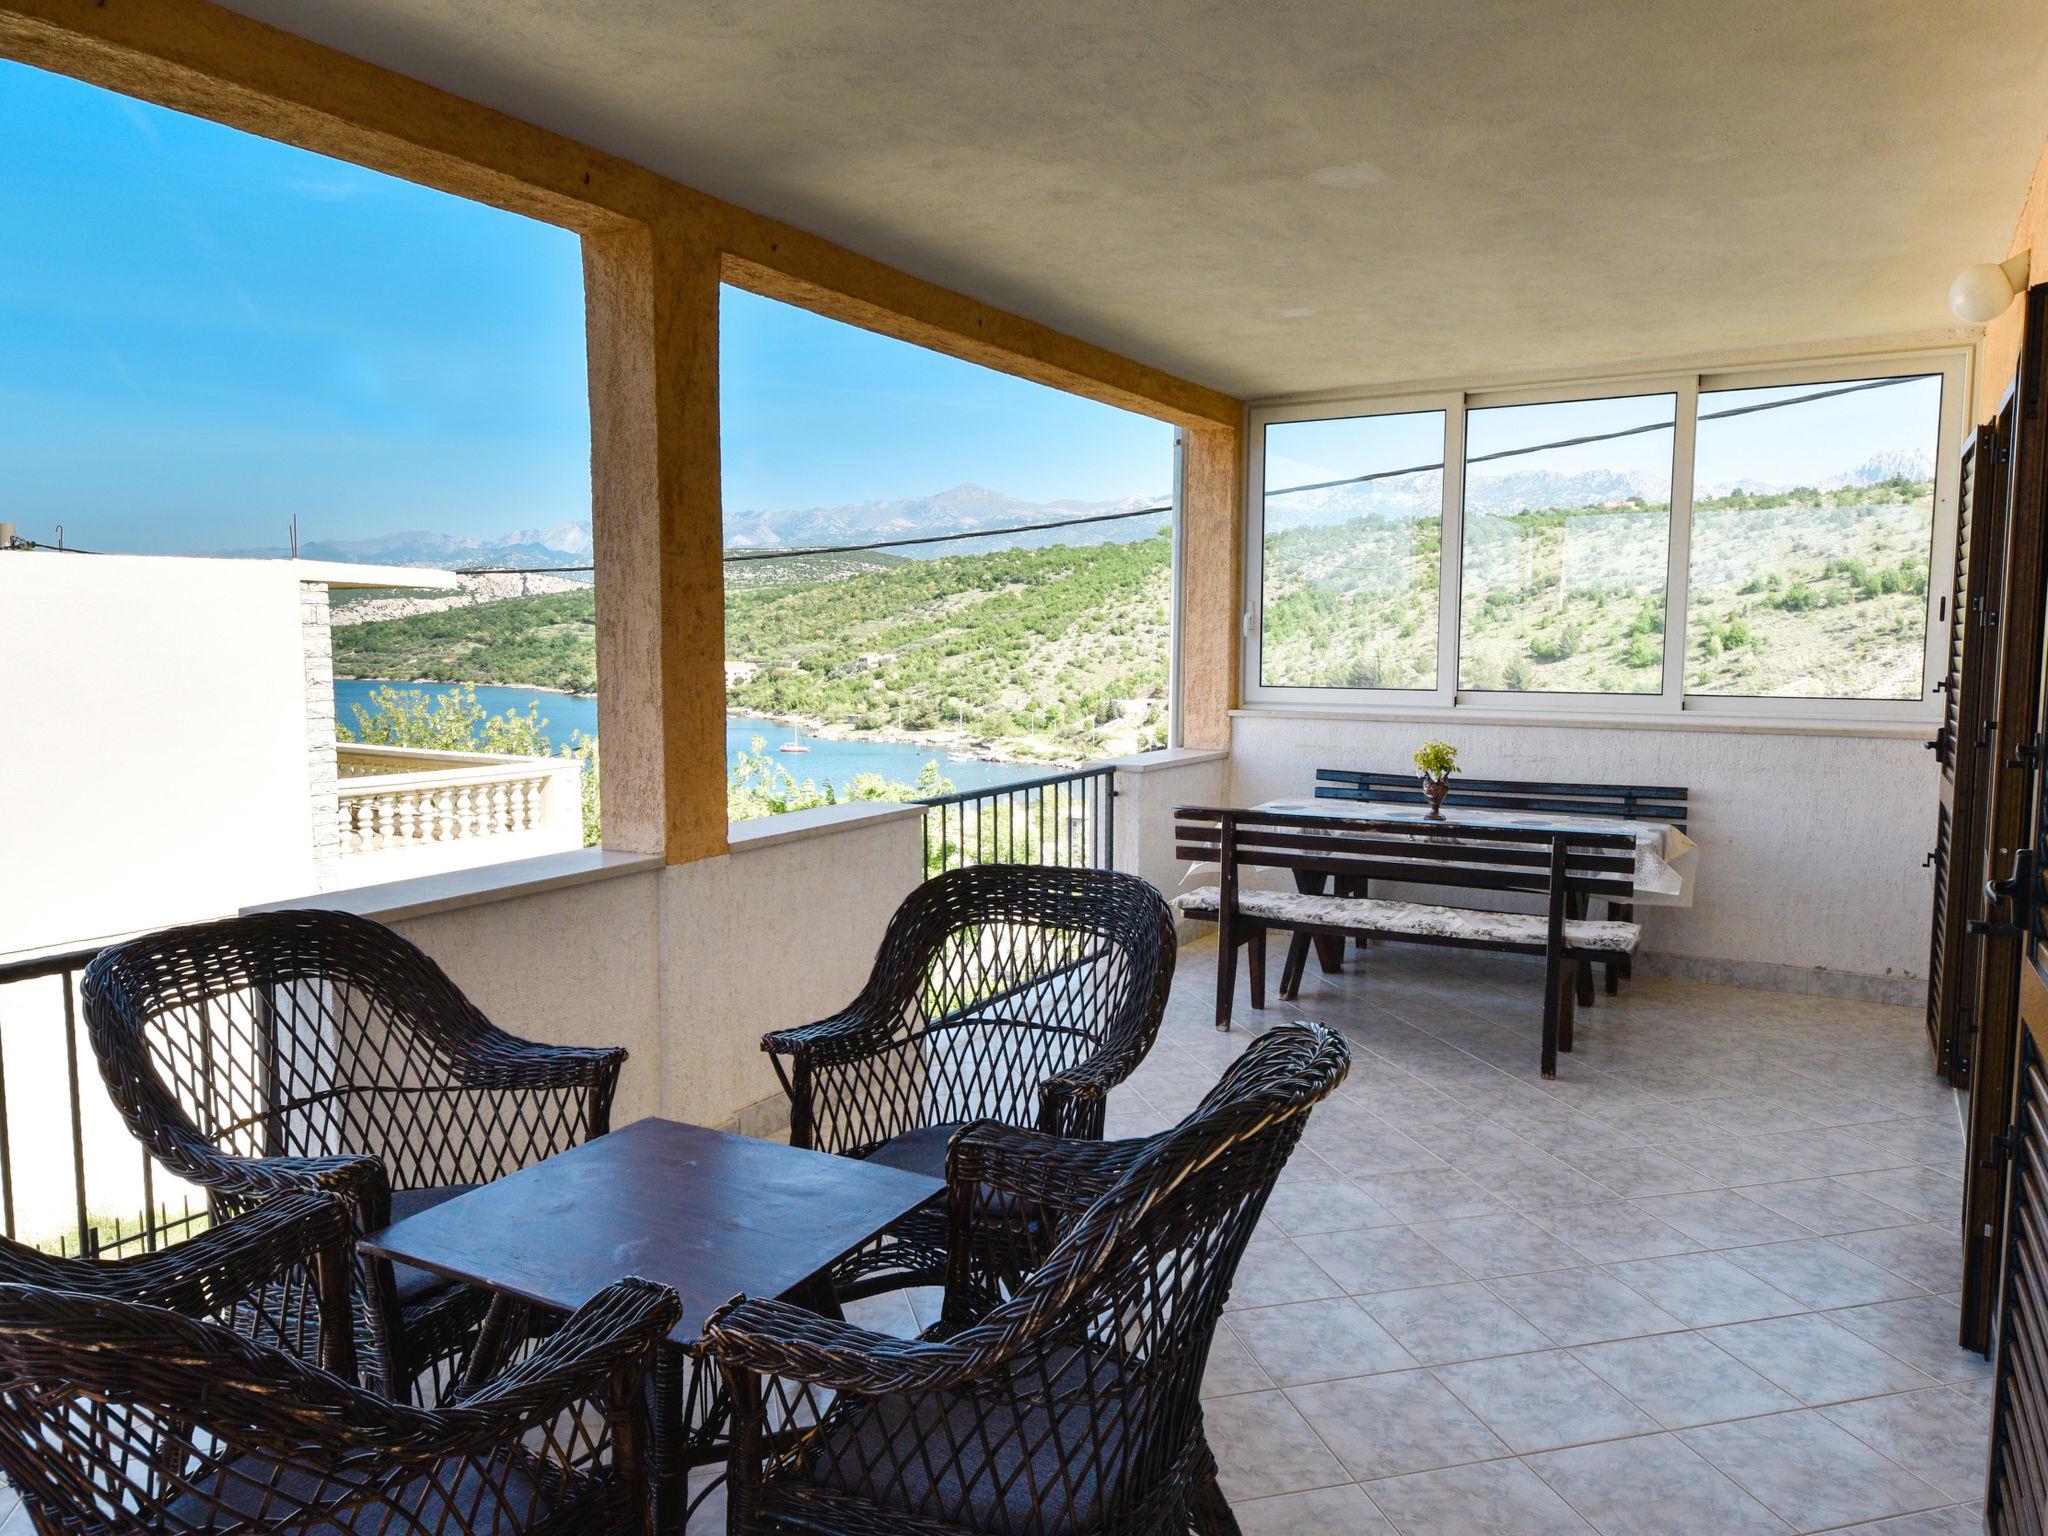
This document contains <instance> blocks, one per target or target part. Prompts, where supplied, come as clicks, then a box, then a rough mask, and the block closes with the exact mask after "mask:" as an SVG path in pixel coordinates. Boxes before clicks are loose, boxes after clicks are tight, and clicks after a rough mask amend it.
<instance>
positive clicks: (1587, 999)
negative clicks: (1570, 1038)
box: [1565, 894, 1593, 1050]
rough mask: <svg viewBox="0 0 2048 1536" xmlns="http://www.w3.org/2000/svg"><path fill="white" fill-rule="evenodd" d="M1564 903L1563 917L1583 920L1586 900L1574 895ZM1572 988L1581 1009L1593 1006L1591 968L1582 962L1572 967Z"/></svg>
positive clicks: (1568, 1047)
mask: <svg viewBox="0 0 2048 1536" xmlns="http://www.w3.org/2000/svg"><path fill="white" fill-rule="evenodd" d="M1565 902H1566V908H1567V910H1566V913H1565V915H1566V916H1567V917H1570V918H1572V919H1574V920H1577V921H1583V920H1584V919H1585V916H1586V910H1587V907H1586V898H1585V897H1584V896H1583V895H1577V894H1574V895H1570V896H1567V897H1566V898H1565ZM1572 987H1573V990H1574V992H1575V993H1576V995H1577V998H1578V1004H1579V1006H1580V1007H1581V1008H1590V1007H1592V1006H1593V967H1592V966H1590V965H1588V964H1587V963H1586V962H1585V961H1583V960H1581V961H1579V962H1578V963H1577V964H1576V965H1574V966H1573V967H1572ZM1565 1049H1566V1050H1570V1049H1571V1047H1570V1046H1566V1047H1565Z"/></svg>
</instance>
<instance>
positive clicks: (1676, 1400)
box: [1572, 1333, 1799, 1429]
mask: <svg viewBox="0 0 2048 1536" xmlns="http://www.w3.org/2000/svg"><path fill="white" fill-rule="evenodd" d="M1572 1353H1573V1354H1574V1355H1576V1356H1577V1357H1578V1358H1579V1360H1580V1362H1581V1363H1582V1364H1584V1365H1585V1366H1586V1367H1587V1368H1588V1369H1590V1370H1591V1371H1592V1372H1593V1373H1594V1374H1595V1375H1597V1376H1599V1377H1600V1379H1601V1380H1603V1381H1605V1382H1606V1383H1607V1384H1608V1385H1609V1386H1611V1387H1613V1388H1614V1389H1615V1390H1616V1391H1618V1392H1620V1393H1621V1394H1622V1395H1623V1396H1624V1397H1626V1398H1627V1399H1628V1400H1629V1401H1630V1402H1632V1403H1634V1404H1635V1405H1636V1406H1637V1407H1638V1408H1641V1409H1642V1410H1643V1411H1644V1412H1645V1413H1647V1414H1649V1415H1650V1417H1651V1418H1653V1419H1655V1420H1656V1421H1657V1423H1658V1424H1659V1425H1660V1426H1662V1427H1663V1428H1665V1429H1689V1428H1691V1427H1692V1426H1693V1425H1696V1424H1712V1423H1714V1422H1716V1421H1718V1420H1721V1419H1739V1418H1743V1417H1745V1416H1747V1415H1750V1414H1758V1413H1780V1412H1784V1411H1785V1410H1787V1409H1792V1408H1797V1407H1798V1406H1799V1402H1798V1400H1797V1399H1796V1398H1794V1397H1793V1396H1792V1395H1791V1394H1790V1393H1789V1392H1786V1391H1785V1390H1784V1389H1783V1388H1781V1387H1777V1386H1774V1385H1772V1384H1771V1383H1770V1382H1768V1381H1766V1380H1765V1379H1764V1378H1763V1377H1761V1376H1759V1375H1758V1374H1757V1373H1756V1372H1755V1371H1753V1370H1751V1369H1750V1368H1749V1367H1748V1366H1746V1365H1744V1364H1743V1363H1742V1362H1741V1361H1739V1360H1737V1359H1736V1358H1735V1357H1734V1356H1732V1355H1730V1354H1728V1353H1727V1352H1726V1351H1725V1350H1722V1349H1720V1348H1719V1347H1717V1346H1716V1345H1714V1344H1713V1343H1712V1342H1710V1341H1709V1340H1708V1339H1706V1338H1705V1337H1704V1336H1702V1335H1700V1334H1697V1333H1667V1334H1658V1335H1655V1336H1653V1337H1649V1338H1641V1339H1623V1340H1620V1341H1617V1342H1615V1343H1612V1344H1592V1345H1587V1346H1585V1347H1583V1348H1580V1349H1575V1350H1573V1351H1572Z"/></svg>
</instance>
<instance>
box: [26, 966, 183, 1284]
mask: <svg viewBox="0 0 2048 1536" xmlns="http://www.w3.org/2000/svg"><path fill="white" fill-rule="evenodd" d="M97 953H98V951H97V950H92V949H81V950H74V951H72V952H70V953H68V954H62V955H46V956H43V957H41V958H39V959H35V960H23V961H15V962H11V963H7V964H0V1232H5V1234H6V1235H7V1236H8V1237H11V1238H14V1239H16V1240H17V1241H19V1242H24V1243H29V1244H32V1245H34V1246H36V1247H39V1248H46V1249H49V1250H51V1251H52V1252H57V1253H66V1254H73V1253H78V1254H84V1255H86V1256H87V1257H94V1256H111V1255H115V1254H121V1253H129V1252H133V1251H135V1250H136V1249H154V1248H156V1247H158V1246H159V1245H161V1244H163V1243H167V1242H176V1241H178V1240H179V1239H180V1238H183V1237H187V1236H189V1235H191V1234H192V1233H193V1232H194V1231H196V1230H198V1229H199V1228H201V1227H204V1226H205V1225H206V1224H207V1222H208V1220H209V1219H210V1218H209V1213H208V1211H207V1208H206V1206H205V1203H204V1201H203V1200H201V1201H200V1202H199V1204H198V1205H197V1206H196V1208H195V1205H194V1197H193V1196H192V1194H191V1193H190V1192H189V1191H188V1190H186V1189H185V1187H184V1186H183V1185H182V1184H180V1183H179V1182H178V1181H177V1180H175V1179H173V1178H171V1177H170V1176H169V1175H167V1174H166V1173H165V1172H164V1170H163V1169H162V1168H160V1167H159V1166H157V1164H156V1161H155V1159H153V1158H151V1157H150V1156H149V1154H148V1153H147V1152H145V1151H143V1150H142V1148H141V1146H140V1145H139V1144H138V1143H137V1142H136V1141H135V1140H134V1138H132V1137H131V1136H129V1134H128V1132H127V1128H126V1127H125V1126H124V1125H123V1123H122V1121H121V1119H120V1116H119V1115H118V1113H117V1112H116V1111H115V1109H114V1107H113V1105H112V1103H111V1102H109V1101H108V1099H107V1097H106V1090H105V1089H104V1088H103V1087H102V1086H101V1084H100V1076H99V1070H98V1067H97V1065H96V1064H95V1063H94V1062H93V1060H92V1048H91V1045H90V1044H89V1043H88V1042H87V1040H86V1039H85V1025H84V1020H83V1019H82V1018H81V1016H80V1013H79V1004H78V981H79V977H80V976H82V975H83V974H84V972H85V968H86V967H87V966H88V965H90V964H91V963H92V958H93V956H94V955H95V954H97ZM81 1053H83V1054H82V1055H81ZM173 1201H175V1204H173V1203H172V1202H173Z"/></svg>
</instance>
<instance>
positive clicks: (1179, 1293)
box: [709, 1024, 1350, 1536]
mask: <svg viewBox="0 0 2048 1536" xmlns="http://www.w3.org/2000/svg"><path fill="white" fill-rule="evenodd" d="M1349 1059H1350V1058H1349V1052H1348V1050H1347V1048H1346V1047H1345V1045H1344V1042H1343V1041H1342V1039H1341V1038H1340V1037H1339V1036H1337V1035H1336V1034H1335V1033H1334V1032H1332V1031H1330V1030H1328V1029H1325V1028H1323V1027H1322V1026H1320V1025H1314V1024H1290V1025H1283V1026H1281V1027H1280V1028H1277V1029H1275V1030H1273V1031H1271V1032H1270V1033H1268V1034H1267V1035H1265V1036H1263V1037H1261V1038H1260V1039H1259V1040H1258V1041H1256V1042H1255V1043H1254V1044H1253V1045H1252V1046H1251V1047H1250V1049H1248V1050H1247V1051H1246V1052H1245V1054H1244V1055H1243V1056H1242V1057H1240V1058H1239V1059H1238V1061H1237V1062H1236V1063H1235V1064H1234V1065H1233V1066H1232V1067H1231V1068H1230V1070H1229V1071H1228V1072H1227V1073H1226V1074H1225V1076H1224V1077H1223V1079H1222V1080H1221V1081H1220V1082H1219V1083H1218V1084H1217V1086H1216V1087H1215V1088H1214V1089H1213V1090H1212V1091H1211V1092H1210V1094H1209V1095H1208V1097H1207V1098H1206V1099H1204V1100H1203V1102H1202V1104H1201V1105H1200V1107H1199V1108H1197V1109H1196V1110H1195V1111H1194V1112H1193V1113H1192V1114H1191V1115H1189V1116H1188V1118H1187V1119H1186V1120H1184V1121H1183V1122H1182V1123H1181V1124H1180V1125H1178V1126H1176V1127H1175V1128H1174V1129H1172V1130H1170V1131H1167V1132H1164V1133H1161V1134H1160V1135H1158V1136H1155V1137H1152V1138H1149V1139H1148V1140H1146V1141H1144V1142H1142V1143H1126V1144H1121V1146H1119V1147H1085V1148H1079V1149H1077V1153H1076V1155H1077V1156H1082V1157H1090V1156H1094V1155H1115V1154H1120V1153H1121V1152H1122V1150H1123V1149H1124V1148H1130V1149H1131V1153H1132V1155H1130V1156H1129V1157H1128V1159H1127V1161H1125V1164H1124V1170H1123V1172H1122V1173H1121V1175H1120V1176H1119V1177H1117V1178H1116V1179H1115V1181H1114V1182H1113V1184H1112V1185H1111V1186H1110V1187H1109V1188H1108V1190H1107V1192H1106V1193H1103V1194H1101V1195H1100V1196H1099V1197H1098V1198H1096V1199H1094V1200H1093V1201H1092V1202H1091V1203H1089V1204H1088V1205H1087V1206H1086V1207H1085V1209H1083V1210H1081V1211H1080V1212H1079V1213H1078V1214H1077V1215H1075V1216H1073V1218H1072V1219H1071V1220H1069V1221H1067V1222H1066V1224H1065V1226H1064V1230H1063V1231H1062V1233H1061V1235H1060V1236H1059V1238H1058V1241H1057V1243H1056V1245H1055V1246H1054V1247H1053V1249H1052V1251H1051V1252H1050V1254H1049V1255H1048V1256H1047V1257H1046V1258H1045V1260H1044V1262H1043V1263H1042V1264H1040V1265H1039V1266H1038V1267H1037V1268H1036V1269H1034V1270H1033V1271H1032V1272H1031V1273H1030V1274H1029V1275H1027V1276H1025V1277H1024V1278H1023V1279H1022V1280H1021V1282H1019V1283H1016V1284H1014V1285H1011V1284H1010V1283H1008V1281H1007V1280H1006V1278H1005V1277H1003V1276H1000V1275H995V1276H991V1275H988V1274H984V1275H982V1276H981V1281H982V1283H983V1284H984V1285H986V1286H989V1287H994V1288H1000V1289H1002V1290H1003V1291H1005V1292H1006V1294H1005V1295H1004V1296H1003V1298H1002V1299H1001V1300H1000V1301H998V1302H997V1303H996V1304H995V1305H994V1306H993V1307H992V1308H990V1309H989V1310H987V1311H985V1312H982V1313H981V1314H980V1315H979V1317H978V1318H977V1319H976V1320H975V1321H973V1322H972V1323H970V1324H968V1325H967V1326H965V1327H962V1328H960V1329H959V1330H958V1331H956V1332H953V1333H952V1334H951V1335H950V1337H948V1338H946V1340H945V1343H944V1346H943V1350H942V1351H940V1352H938V1353H931V1352H930V1351H931V1346H929V1345H926V1346H919V1347H914V1349H913V1352H911V1353H909V1354H906V1357H905V1360H904V1362H903V1367H902V1369H901V1373H900V1378H899V1379H900V1385H898V1386H892V1387H891V1388H889V1389H885V1390H881V1391H871V1392H870V1393H868V1394H866V1395H864V1394H862V1393H859V1392H856V1391H852V1390H848V1387H849V1384H850V1380H851V1377H850V1375H848V1374H846V1373H841V1372H838V1371H836V1370H835V1369H834V1368H833V1367H832V1366H830V1365H829V1364H828V1363H826V1362H822V1361H821V1362H820V1363H819V1367H818V1369H817V1370H815V1371H812V1370H805V1371H803V1372H801V1373H798V1372H794V1371H792V1372H789V1373H787V1374H782V1375H775V1376H769V1377H767V1378H765V1384H764V1388H763V1390H765V1392H766V1393H767V1394H768V1397H767V1399H766V1400H765V1401H764V1402H763V1404H762V1407H763V1409H764V1410H765V1411H764V1412H763V1413H762V1414H761V1415H760V1421H761V1422H762V1423H764V1424H767V1425H775V1424H782V1425H789V1424H805V1423H815V1425H816V1427H815V1428H813V1429H812V1430H810V1431H809V1432H808V1433H806V1434H803V1435H801V1436H799V1437H797V1438H796V1439H795V1441H794V1442H793V1443H790V1444H789V1445H788V1448H787V1449H786V1450H784V1451H782V1452H781V1453H780V1454H779V1455H774V1456H771V1457H770V1458H769V1464H768V1466H767V1468H766V1469H765V1475H764V1478H763V1480H762V1482H761V1484H760V1485H759V1486H758V1492H757V1491H756V1490H754V1489H749V1488H746V1487H745V1486H744V1485H743V1486H742V1488H741V1490H740V1496H741V1498H742V1506H741V1513H742V1522H741V1528H745V1529H762V1530H766V1529H782V1528H784V1527H783V1525H782V1524H780V1523H778V1522H780V1521H784V1520H791V1521H792V1522H794V1521H795V1520H796V1519H798V1518H801V1519H807V1520H813V1521H815V1522H816V1524H815V1525H814V1526H807V1527H806V1528H815V1529H831V1530H835V1531H847V1532H866V1531H884V1530H887V1531H920V1532H939V1531H953V1530H958V1531H972V1532H992V1533H997V1536H1069V1533H1080V1532H1089V1531H1100V1530H1115V1531H1149V1530H1160V1531H1165V1530H1185V1529H1187V1521H1188V1512H1189V1511H1190V1510H1191V1509H1194V1508H1197V1507H1199V1506H1200V1504H1201V1502H1202V1499H1203V1498H1204V1497H1205V1496H1206V1497H1216V1495H1215V1494H1214V1465H1213V1460H1212V1458H1211V1457H1210V1455H1209V1451H1208V1448H1207V1442H1206V1439H1205V1438H1204V1436H1203V1434H1202V1426H1201V1410H1200V1403H1199V1394H1200V1385H1201V1378H1202V1371H1203V1366H1204V1364H1205V1363H1206V1361H1207V1358H1208V1353H1209V1347H1210V1342H1211V1340H1212V1338H1213V1336H1214V1333H1215V1329H1216V1322H1217V1318H1218V1316H1219V1315H1220V1313H1221V1311H1222V1307H1223V1304H1224V1301H1225V1299H1226V1297H1227V1296H1228V1294H1229V1290H1230V1284H1231V1280H1232V1277H1233V1276H1234V1274H1235V1272H1236V1269H1237V1265H1238V1261H1239V1259H1240V1258H1241V1257H1242V1255H1243V1253H1244V1249H1245V1244H1246V1242H1247V1241H1248V1240H1249V1239H1250V1237H1251V1235H1252V1230H1253V1228H1254V1227H1255V1226H1256V1224H1257V1222H1258V1220H1259V1216H1260V1213H1261V1211H1262V1210H1263V1209H1264V1206H1265V1203H1266V1199H1267V1196H1268V1195H1269V1194H1270V1193H1271V1190H1272V1188H1273V1184H1274V1182H1275V1180H1276V1179H1277V1178H1278V1177H1279V1174H1280V1171H1281V1169H1282V1167H1283V1166H1284V1165H1285V1164H1286V1161H1287V1159H1288V1156H1289V1154H1290V1153H1291V1152H1292V1151H1293V1149H1294V1146H1295V1144H1296V1142H1297V1141H1298V1140H1299V1138H1300V1136H1301V1132H1302V1128H1303V1126H1304V1124H1305V1122H1306V1120H1307V1116H1308V1111H1309V1110H1310V1108H1311V1107H1312V1106H1313V1105H1314V1104H1316V1103H1317V1102H1318V1101H1320V1100H1321V1099H1322V1098H1324V1097H1325V1096H1327V1095H1328V1094H1329V1093H1330V1092H1332V1091H1333V1090H1334V1089H1335V1088H1336V1086H1337V1085H1338V1084H1339V1083H1340V1082H1341V1081H1342V1079H1343V1077H1344V1074H1345V1072H1346V1070H1347V1069H1348V1066H1349ZM975 1137H976V1133H974V1132H969V1133H968V1136H967V1137H966V1139H965V1142H964V1143H963V1144H961V1145H960V1146H956V1185H955V1187H956V1191H957V1190H958V1188H959V1187H960V1184H961V1183H963V1182H964V1181H965V1179H966V1178H967V1177H968V1175H969V1173H970V1170H972V1171H973V1172H974V1174H975V1176H976V1177H977V1179H981V1180H985V1182H980V1183H978V1185H977V1188H978V1195H977V1197H976V1198H977V1199H978V1200H980V1201H981V1202H983V1203H982V1206H981V1209H980V1211H979V1213H978V1217H977V1222H976V1224H977V1225H978V1226H979V1227H980V1228H981V1230H982V1231H983V1232H988V1231H992V1230H999V1229H1001V1228H1003V1227H1005V1226H1008V1227H1010V1228H1011V1229H1016V1230H1021V1229H1023V1228H1025V1227H1029V1226H1034V1225H1036V1224H1037V1219H1036V1218H1032V1219H1026V1218H1025V1215H1024V1212H1023V1210H1022V1204H1023V1203H1024V1202H1032V1203H1033V1204H1034V1205H1037V1204H1038V1203H1039V1202H1044V1201H1046V1200H1047V1199H1048V1198H1049V1190H1048V1186H1047V1185H1046V1183H1045V1182H1044V1169H1043V1164H1042V1163H1040V1164H1036V1165H1034V1171H1033V1172H1032V1173H1031V1174H1030V1175H1029V1176H1026V1177H1020V1178H1018V1179H1016V1180H1015V1181H1011V1180H1008V1179H1006V1178H1005V1176H1004V1174H1003V1171H1002V1170H1003V1167H1004V1164H1005V1154H1004V1153H1003V1152H1002V1151H1001V1150H1000V1138H997V1139H995V1141H994V1142H992V1144H991V1145H992V1150H991V1155H990V1156H989V1157H988V1158H987V1159H986V1160H985V1161H982V1162H970V1159H972V1151H971V1143H972V1142H973V1141H974V1140H975ZM1018 1166H1019V1167H1020V1168H1022V1167H1023V1166H1024V1163H1023V1162H1022V1161H1021V1159H1020V1161H1019V1163H1018ZM959 1208H960V1207H959V1206H957V1205H956V1211H957V1210H958V1209H959ZM1039 1209H1040V1211H1041V1213H1042V1212H1043V1210H1044V1208H1043V1206H1042V1205H1040V1206H1039ZM990 1251H991V1250H990V1248H989V1246H988V1245H986V1244H981V1243H971V1242H956V1244H955V1245H954V1252H955V1255H956V1262H957V1263H959V1264H961V1265H963V1266H969V1267H971V1266H973V1265H975V1264H978V1263H980V1262H982V1258H983V1256H985V1255H987V1254H988V1253H989V1252H990ZM744 1315H745V1314H744V1311H743V1310H742V1312H741V1313H740V1314H738V1315H737V1316H736V1318H735V1319H734V1324H735V1326H737V1327H743V1326H744V1324H743V1319H744ZM724 1326H725V1325H724V1324H722V1323H721V1321H720V1320H719V1319H717V1318H714V1319H713V1321H712V1325H711V1328H710V1330H709V1333H710V1337H711V1338H712V1340H713V1348H714V1352H719V1351H720V1347H721V1345H720V1332H721V1328H722V1327H724ZM747 1350H748V1345H747V1343H746V1342H745V1341H743V1340H741V1341H735V1347H734V1349H733V1351H732V1353H733V1354H735V1355H737V1356H740V1357H744V1356H745V1354H746V1353H747ZM913 1361H914V1362H915V1364H913ZM977 1361H978V1362H980V1363H978V1364H975V1363H971V1362H977ZM963 1366H964V1369H965V1370H966V1372H967V1374H966V1376H965V1378H964V1379H960V1378H959V1376H958V1372H960V1371H961V1370H962V1369H963ZM949 1367H950V1368H951V1369H952V1371H953V1372H954V1373H955V1375H954V1377H952V1378H950V1379H949V1384H948V1385H946V1386H944V1387H942V1388H941V1389H939V1390H924V1391H921V1390H920V1389H919V1388H920V1384H919V1380H918V1378H919V1376H920V1375H921V1374H925V1373H928V1372H930V1373H935V1374H938V1375H940V1376H941V1378H942V1379H947V1378H945V1376H944V1373H945V1372H946V1371H947V1369H948V1368H949ZM888 1374H889V1372H888V1369H887V1367H886V1365H885V1363H884V1362H880V1361H877V1362H875V1375H876V1376H877V1377H878V1378H881V1379H887V1376H888ZM757 1379H758V1378H757ZM820 1381H834V1382H835V1385H837V1386H838V1387H839V1388H840V1390H838V1391H837V1392H836V1394H832V1395H830V1397H829V1401H828V1400H827V1395H826V1394H822V1393H820V1391H819V1388H818V1383H819V1382H820ZM792 1528H793V1524H792Z"/></svg>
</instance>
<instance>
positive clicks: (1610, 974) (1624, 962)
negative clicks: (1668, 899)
mask: <svg viewBox="0 0 2048 1536" xmlns="http://www.w3.org/2000/svg"><path fill="white" fill-rule="evenodd" d="M1607 920H1608V921H1609V922H1615V921H1620V922H1624V923H1632V922H1634V921H1635V920H1636V909H1635V906H1634V904H1633V903H1631V902H1623V901H1610V902H1609V903H1607ZM1601 969H1603V970H1604V971H1606V972H1607V995H1608V996H1609V997H1612V996H1614V995H1615V994H1616V993H1617V992H1619V991H1620V990H1621V978H1622V977H1624V976H1632V975H1634V974H1635V973H1634V971H1633V970H1631V969H1630V966H1629V959H1628V957H1627V956H1624V957H1623V958H1621V959H1620V960H1609V961H1608V962H1607V963H1606V964H1605V965H1604V966H1602V967H1601Z"/></svg>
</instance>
